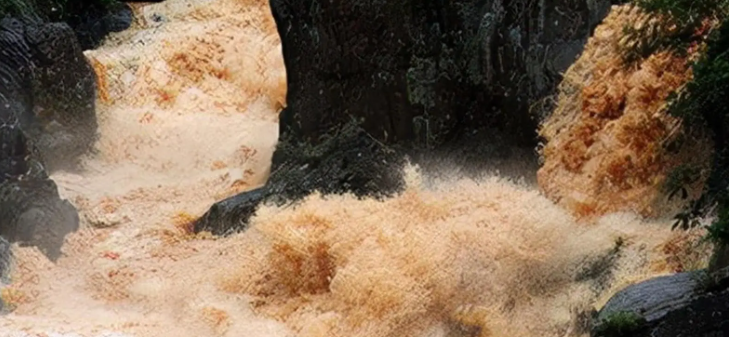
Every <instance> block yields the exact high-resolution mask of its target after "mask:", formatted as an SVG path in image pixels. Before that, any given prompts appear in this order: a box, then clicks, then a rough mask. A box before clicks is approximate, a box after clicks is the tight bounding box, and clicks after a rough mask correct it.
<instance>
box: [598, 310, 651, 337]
mask: <svg viewBox="0 0 729 337" xmlns="http://www.w3.org/2000/svg"><path fill="white" fill-rule="evenodd" d="M644 324H645V318H643V317H641V316H640V315H638V314H636V313H634V312H630V311H619V312H616V313H614V314H612V315H610V316H608V317H607V318H606V319H604V320H602V321H601V322H599V324H598V326H597V328H596V329H595V335H596V336H599V337H621V336H626V335H628V334H630V333H633V332H635V331H637V330H639V329H640V328H642V327H643V325H644Z"/></svg>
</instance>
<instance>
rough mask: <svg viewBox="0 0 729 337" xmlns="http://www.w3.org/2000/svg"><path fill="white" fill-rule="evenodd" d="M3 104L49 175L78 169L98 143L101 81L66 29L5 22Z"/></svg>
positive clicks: (0, 39) (0, 71) (1, 26)
mask: <svg viewBox="0 0 729 337" xmlns="http://www.w3.org/2000/svg"><path fill="white" fill-rule="evenodd" d="M0 44H2V54H3V56H4V57H3V60H1V61H0V75H2V76H3V79H5V80H6V81H4V82H5V83H2V84H0V95H1V96H2V97H3V98H0V100H2V101H1V102H3V103H4V104H5V107H4V108H6V109H9V111H8V112H6V116H5V118H15V119H17V121H19V122H20V126H21V127H22V128H23V130H24V131H25V133H26V135H27V136H28V137H30V138H32V139H33V141H34V143H35V144H36V146H37V147H38V149H39V151H40V155H41V158H40V160H42V161H43V163H44V164H45V166H46V169H48V170H49V171H50V172H52V171H55V170H56V169H61V168H69V167H74V166H75V164H76V160H77V159H78V157H79V156H80V155H81V154H83V153H85V152H87V151H89V150H90V148H91V146H92V145H93V143H94V141H95V136H96V130H97V121H96V112H95V99H96V76H95V74H94V71H93V69H92V68H91V66H90V64H89V62H88V60H87V59H86V57H85V56H84V55H83V52H82V50H81V48H80V47H79V44H78V42H76V38H75V35H74V33H73V31H72V30H71V29H70V28H69V27H68V25H66V24H65V23H33V24H26V23H23V22H22V21H20V20H18V19H9V18H6V19H2V20H0Z"/></svg>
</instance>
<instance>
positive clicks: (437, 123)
mask: <svg viewBox="0 0 729 337" xmlns="http://www.w3.org/2000/svg"><path fill="white" fill-rule="evenodd" d="M270 5H271V9H272V12H273V16H274V19H275V21H276V25H277V28H278V31H279V35H280V37H281V41H282V49H283V56H284V62H285V64H286V74H287V82H288V83H287V84H288V91H287V107H286V108H285V109H284V110H283V111H282V112H281V113H280V121H279V122H280V123H279V125H280V133H279V146H278V147H277V150H276V152H275V153H274V156H273V166H272V171H273V172H280V170H291V169H292V168H296V169H297V170H299V169H300V168H301V167H306V168H304V169H303V170H309V171H311V170H320V168H318V167H317V166H316V165H308V166H307V165H305V164H306V163H303V162H299V163H297V162H296V160H298V159H300V156H296V153H295V152H296V150H294V151H291V149H292V148H293V149H296V148H304V147H307V146H310V147H317V146H319V145H320V144H321V143H322V141H323V139H324V138H331V133H332V131H331V130H333V129H334V130H337V129H340V128H342V127H343V125H345V124H349V123H350V122H352V121H353V120H354V121H355V123H357V124H358V125H359V127H360V128H361V130H362V131H363V132H364V133H366V134H367V135H368V136H367V137H370V138H371V139H372V140H373V141H375V142H377V144H378V146H382V147H383V151H381V152H383V153H384V152H388V151H387V150H386V149H387V148H393V149H396V150H399V151H401V152H402V153H408V154H411V155H413V154H414V153H415V154H422V152H423V151H424V152H426V153H427V152H430V153H439V152H438V151H439V150H440V152H443V150H444V149H446V151H445V152H450V150H455V149H459V148H460V147H462V146H463V145H462V144H466V143H468V144H470V145H471V146H472V148H473V149H478V148H479V147H480V146H483V145H484V144H489V143H491V144H498V145H497V146H498V147H500V148H509V147H517V146H523V147H526V148H531V147H533V146H534V145H536V131H535V130H536V127H537V123H538V118H534V117H535V115H539V114H538V113H537V114H531V113H530V107H531V106H532V105H533V103H535V102H537V101H538V99H540V98H541V97H543V96H545V95H548V94H550V93H552V92H553V91H554V89H555V86H556V84H557V83H558V82H559V80H560V72H561V71H564V70H565V69H567V67H568V66H569V65H570V64H571V63H572V62H573V61H574V59H575V57H576V56H577V55H578V54H579V53H580V51H581V49H582V46H583V44H584V43H585V41H586V40H587V38H588V36H589V35H590V33H591V30H592V29H593V28H594V27H595V25H596V24H597V23H599V21H600V20H601V19H602V18H603V17H604V16H605V15H606V14H607V12H608V10H609V9H610V5H611V2H610V1H608V0H604V1H600V0H597V1H595V0H585V1H582V0H580V1H564V0H561V1H551V2H544V1H541V2H528V1H503V0H460V1H425V2H423V1H410V0H406V1H395V2H393V1H389V2H388V1H369V2H362V1H339V0H338V1H318V0H306V1H288V0H271V1H270ZM474 136H476V137H478V139H479V141H475V142H474V141H472V139H471V138H473V137H474ZM348 143H350V141H343V142H342V144H348ZM341 150H347V151H349V150H351V149H341ZM433 151H435V152H433ZM466 152H468V151H466ZM495 155H496V154H494V153H483V152H480V153H479V155H478V156H473V157H472V158H470V159H473V160H475V161H480V162H484V161H489V160H490V159H491V158H493V157H494V156H495ZM413 157H414V158H415V159H417V158H419V157H420V156H419V155H418V156H413ZM368 159H369V158H368ZM458 159H459V160H458V161H459V164H464V165H467V164H468V163H467V162H464V161H465V160H464V159H463V158H458ZM319 160H321V159H319ZM371 160H373V161H374V162H378V161H379V159H377V158H371ZM343 163H346V164H343V165H349V164H351V162H349V161H346V162H343ZM355 163H357V165H363V166H368V165H371V164H369V163H364V162H363V160H356V161H355ZM370 168H371V169H372V170H376V169H377V168H375V167H370ZM326 169H327V170H331V169H332V168H331V167H327V168H326ZM379 169H382V170H384V171H399V167H397V166H392V165H386V166H382V167H381V168H379ZM349 170H350V168H349V167H337V168H336V169H335V170H334V172H337V173H336V174H337V175H347V172H348V171H349ZM330 172H332V171H328V172H324V171H322V172H319V173H316V174H314V175H317V176H321V177H323V179H322V180H321V181H320V182H311V181H306V182H305V181H301V180H297V179H295V178H293V177H303V176H307V175H306V174H303V175H299V174H293V175H287V174H279V175H277V176H274V175H272V176H271V178H270V179H269V185H276V186H286V187H284V188H283V189H279V190H281V192H279V194H283V195H284V197H288V196H287V194H288V193H289V192H288V191H289V189H293V190H296V189H298V188H299V187H300V186H302V185H304V183H306V186H308V187H309V188H311V189H316V188H323V189H326V187H325V186H327V185H331V184H332V180H331V179H328V178H327V177H329V176H330ZM370 173H371V174H372V175H374V176H377V175H381V174H382V173H381V172H377V171H371V172H370ZM279 177H281V178H279ZM283 177H287V178H283ZM279 179H282V180H279ZM366 180H367V179H364V180H361V181H366ZM373 186H374V185H373ZM340 187H341V188H337V189H334V190H353V189H356V188H357V187H356V186H354V187H352V188H346V187H344V186H340ZM396 187H397V184H396V186H394V187H393V186H378V187H377V189H378V190H377V191H371V192H377V193H379V192H382V191H381V190H382V189H384V190H386V191H385V192H392V191H393V190H397V188H396ZM308 192H311V190H309V191H308ZM256 193H260V191H258V192H256ZM377 193H376V194H377ZM293 194H299V193H298V192H293ZM253 199H255V198H253ZM253 199H252V197H251V198H249V197H242V196H241V197H238V198H233V199H229V200H227V201H225V202H224V203H223V204H224V205H225V206H223V204H220V205H216V206H213V209H212V210H213V211H215V210H216V209H217V210H218V211H219V210H221V209H226V211H225V212H231V214H234V213H236V211H234V209H235V208H236V207H237V206H235V202H233V200H248V201H251V200H253ZM290 199H296V196H295V195H294V196H293V198H290ZM257 202H258V201H256V202H255V203H257ZM245 207H249V206H245ZM216 212H217V211H216ZM225 212H224V213H225ZM238 213H241V214H249V213H250V212H248V211H245V212H238ZM226 217H227V216H223V215H219V216H218V215H216V216H212V214H211V213H208V214H206V215H205V216H204V217H203V219H202V220H201V221H199V223H198V226H196V229H198V230H202V229H212V230H213V232H218V233H221V232H226V231H227V230H224V229H223V228H222V227H238V225H237V223H239V222H240V221H242V222H243V223H244V222H245V221H247V219H246V218H245V217H244V218H242V219H237V220H236V221H235V222H234V223H230V221H228V220H223V221H219V220H220V219H222V218H226ZM238 220H239V221H238ZM213 223H217V225H212V224H213ZM220 226H222V227H221V228H218V227H220Z"/></svg>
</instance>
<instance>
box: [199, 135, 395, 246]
mask: <svg viewBox="0 0 729 337" xmlns="http://www.w3.org/2000/svg"><path fill="white" fill-rule="evenodd" d="M277 151H279V154H284V155H285V157H286V158H287V160H286V161H285V162H283V163H282V164H280V165H279V166H278V167H277V169H276V170H274V171H272V172H271V175H270V177H269V179H268V182H267V183H266V185H265V186H264V187H261V188H258V189H255V190H252V191H248V192H244V193H241V194H239V195H236V196H233V197H231V198H228V199H226V200H223V201H221V202H218V203H216V204H215V205H213V206H212V207H211V208H210V210H209V211H208V212H207V213H206V214H205V215H203V216H202V217H201V218H200V219H198V220H197V221H196V222H195V231H196V232H200V231H210V232H212V233H213V234H216V235H225V234H230V233H232V232H236V231H240V230H243V229H245V228H246V227H247V222H248V219H249V218H250V217H251V216H252V215H253V214H254V213H255V211H256V209H257V208H258V206H259V205H260V204H261V203H263V202H267V203H272V204H275V205H283V204H285V203H287V202H293V201H297V200H299V199H301V198H303V197H305V196H307V195H308V194H310V193H311V192H313V191H319V192H321V193H323V194H342V193H352V194H354V195H355V196H358V197H385V196H388V195H391V194H392V193H394V192H397V191H399V190H400V188H401V187H403V186H404V184H403V179H402V177H401V175H400V168H401V167H402V165H403V163H404V162H403V160H402V156H400V155H399V154H398V152H397V151H395V150H393V149H391V148H388V147H386V146H385V145H383V144H382V143H380V142H379V141H377V140H375V139H374V138H372V137H371V136H370V135H369V134H367V133H366V132H364V131H363V130H362V129H361V128H360V127H359V126H357V125H356V124H353V123H348V124H347V125H346V126H345V128H344V129H342V130H339V131H338V132H332V133H331V136H330V137H328V138H327V139H326V140H323V141H322V142H321V143H319V144H318V145H312V146H305V145H292V143H288V142H286V141H285V140H283V141H281V142H279V145H278V148H277Z"/></svg>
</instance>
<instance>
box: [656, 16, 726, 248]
mask: <svg viewBox="0 0 729 337" xmlns="http://www.w3.org/2000/svg"><path fill="white" fill-rule="evenodd" d="M707 44H708V49H707V51H706V52H705V53H704V55H702V56H701V57H700V58H699V59H698V60H697V61H696V62H695V64H694V65H693V72H694V79H693V80H692V81H690V82H689V83H687V84H686V86H685V88H684V89H683V90H682V91H681V92H680V93H678V94H676V95H673V96H672V97H671V98H670V99H669V113H671V114H672V115H673V116H676V117H679V118H681V119H682V121H683V125H684V131H685V132H686V133H687V134H689V135H690V134H692V133H696V132H701V131H700V130H708V131H709V132H710V133H711V136H712V139H713V141H714V145H715V154H714V158H713V163H712V168H711V173H710V175H709V179H708V181H707V185H706V188H705V191H704V194H703V195H702V196H701V198H700V199H699V200H696V201H694V202H692V205H691V207H690V208H689V209H688V210H687V211H685V212H683V213H681V214H679V215H678V216H677V220H679V221H678V222H680V227H681V228H684V229H686V228H691V227H696V226H698V225H699V222H698V221H697V219H698V218H699V217H701V216H704V215H706V214H707V213H709V212H710V211H711V210H712V209H713V208H714V206H715V205H716V208H717V209H718V212H717V214H716V216H717V218H716V220H715V221H714V223H712V224H711V225H710V226H709V227H708V228H707V229H708V232H709V238H710V239H711V241H713V242H715V243H722V242H729V234H728V233H729V193H728V192H727V188H728V187H729V180H727V171H728V169H729V139H727V136H729V104H726V99H727V93H729V20H726V21H723V22H722V24H721V25H720V26H719V28H718V29H716V30H715V31H714V32H713V33H712V34H711V35H710V37H709V39H708V41H707ZM681 174H682V173H680V172H679V173H677V175H679V176H680V175H681ZM673 188H676V187H675V186H673ZM674 227H678V226H674Z"/></svg>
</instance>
